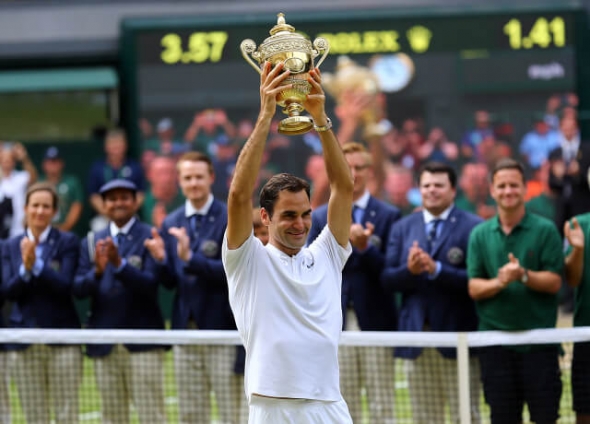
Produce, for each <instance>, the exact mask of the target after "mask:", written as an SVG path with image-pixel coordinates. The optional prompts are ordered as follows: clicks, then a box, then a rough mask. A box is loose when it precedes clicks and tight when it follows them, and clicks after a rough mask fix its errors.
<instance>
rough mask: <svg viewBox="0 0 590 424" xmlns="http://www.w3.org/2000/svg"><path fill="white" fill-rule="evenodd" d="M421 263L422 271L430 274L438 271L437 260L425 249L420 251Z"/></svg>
mask: <svg viewBox="0 0 590 424" xmlns="http://www.w3.org/2000/svg"><path fill="white" fill-rule="evenodd" d="M420 263H421V264H422V271H423V272H426V273H428V274H430V275H432V274H434V273H435V271H436V261H435V260H434V259H432V256H430V255H429V254H428V253H426V252H425V251H424V250H422V251H421V253H420Z"/></svg>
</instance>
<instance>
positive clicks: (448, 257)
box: [381, 207, 482, 359]
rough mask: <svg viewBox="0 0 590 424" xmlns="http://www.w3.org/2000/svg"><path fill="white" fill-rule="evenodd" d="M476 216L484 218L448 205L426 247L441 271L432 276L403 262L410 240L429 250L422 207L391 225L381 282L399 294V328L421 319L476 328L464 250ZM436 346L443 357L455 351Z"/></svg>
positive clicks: (418, 325) (436, 325)
mask: <svg viewBox="0 0 590 424" xmlns="http://www.w3.org/2000/svg"><path fill="white" fill-rule="evenodd" d="M480 222H482V219H481V218H479V217H478V216H476V215H474V214H471V213H469V212H465V211H462V210H460V209H458V208H456V207H454V208H453V209H452V210H451V213H450V214H449V216H448V218H447V220H446V221H445V222H444V223H443V226H442V228H441V230H440V235H439V236H438V237H437V239H436V240H435V243H434V246H433V248H432V252H430V254H431V256H432V258H433V259H434V260H435V261H439V262H440V263H441V270H440V273H439V274H438V276H437V277H436V278H435V279H432V280H431V279H429V278H428V276H427V274H426V273H424V274H420V275H413V274H411V273H410V271H409V270H408V267H407V262H408V253H409V251H410V247H411V246H412V244H413V243H414V241H418V245H419V246H420V247H421V248H422V249H423V250H425V251H428V248H427V236H426V228H425V224H424V217H423V214H422V212H414V213H412V214H410V215H408V216H406V217H404V218H403V219H401V220H400V221H398V222H396V223H395V224H394V225H393V227H392V229H391V233H390V236H389V241H388V243H387V254H386V258H385V268H384V270H383V272H382V274H381V283H382V284H383V287H384V288H385V289H386V290H388V291H390V292H400V293H401V294H402V304H401V309H400V314H399V330H400V331H423V329H424V324H425V323H428V325H429V326H430V328H431V331H475V330H477V315H476V312H475V304H474V302H473V300H472V299H471V298H470V297H469V292H468V288H467V284H468V278H467V269H466V267H467V265H466V254H467V244H468V241H469V234H470V233H471V230H472V229H473V227H475V226H476V225H477V224H479V223H480ZM439 350H440V352H441V353H442V354H443V355H444V356H445V357H447V358H453V357H455V353H456V352H455V350H454V349H439ZM421 351H422V349H421V348H416V347H411V348H408V347H399V348H396V349H395V355H396V356H398V357H400V358H407V359H415V358H417V357H418V356H419V355H420V353H421Z"/></svg>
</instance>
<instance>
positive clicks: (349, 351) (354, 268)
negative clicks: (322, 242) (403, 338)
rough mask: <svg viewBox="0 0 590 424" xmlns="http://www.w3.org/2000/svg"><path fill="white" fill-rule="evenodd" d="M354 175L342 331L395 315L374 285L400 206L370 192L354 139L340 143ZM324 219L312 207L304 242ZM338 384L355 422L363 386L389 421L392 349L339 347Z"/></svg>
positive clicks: (363, 157) (383, 322) (363, 155)
mask: <svg viewBox="0 0 590 424" xmlns="http://www.w3.org/2000/svg"><path fill="white" fill-rule="evenodd" d="M342 151H343V153H344V157H345V159H346V161H347V163H348V166H349V168H350V170H351V173H352V177H353V179H354V191H353V195H352V196H353V197H352V199H353V221H352V225H351V227H350V243H351V245H352V247H353V250H352V254H351V256H350V257H349V259H348V261H347V263H346V265H345V267H344V269H343V270H342V312H343V329H344V330H346V331H394V330H395V329H396V328H395V327H396V319H397V316H396V315H397V314H396V311H395V299H394V297H393V296H390V295H387V294H385V293H384V292H383V289H382V288H381V286H380V285H379V284H378V281H379V276H380V274H381V270H382V268H383V260H384V258H385V247H386V245H385V240H386V239H387V236H388V235H389V230H390V228H391V226H392V224H393V223H394V222H395V221H397V220H398V219H399V218H400V216H401V213H400V211H399V210H398V209H397V208H395V207H393V206H391V205H388V204H387V203H385V202H382V201H380V200H378V199H376V198H374V197H373V196H371V195H370V193H369V191H368V188H367V184H368V182H369V179H370V178H371V166H372V160H371V159H372V158H371V155H370V153H369V152H367V150H366V149H365V148H364V147H363V146H362V145H361V144H358V143H353V142H351V143H345V144H344V145H343V146H342ZM327 220H328V205H327V204H324V205H323V206H321V207H319V208H317V209H315V210H314V211H313V213H312V225H311V230H310V232H309V236H308V240H307V244H308V245H310V244H311V243H312V242H313V241H314V240H315V239H316V238H317V237H318V236H319V235H320V233H321V232H322V231H323V229H324V227H325V226H326V224H327ZM339 363H340V387H341V391H342V396H343V397H344V400H346V403H347V404H348V408H349V410H350V414H351V416H352V420H353V422H359V423H360V422H361V421H362V412H363V411H362V402H361V390H362V389H363V388H364V389H365V391H366V397H367V402H368V405H369V413H370V415H371V419H372V420H374V422H378V423H393V422H394V421H395V420H394V411H393V398H394V393H395V387H394V383H395V373H394V362H393V355H392V352H391V349H388V348H377V347H353V346H341V347H340V349H339Z"/></svg>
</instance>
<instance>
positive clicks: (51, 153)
mask: <svg viewBox="0 0 590 424" xmlns="http://www.w3.org/2000/svg"><path fill="white" fill-rule="evenodd" d="M60 158H61V156H60V155H59V149H58V148H57V147H55V146H51V147H49V148H48V149H47V150H46V151H45V159H60Z"/></svg>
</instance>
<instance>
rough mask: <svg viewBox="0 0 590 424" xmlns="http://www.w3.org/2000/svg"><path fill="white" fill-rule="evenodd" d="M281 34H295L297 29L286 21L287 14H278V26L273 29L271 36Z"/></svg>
mask: <svg viewBox="0 0 590 424" xmlns="http://www.w3.org/2000/svg"><path fill="white" fill-rule="evenodd" d="M279 32H295V27H293V26H292V25H289V24H288V23H287V22H286V21H285V14H284V13H278V14H277V24H276V25H275V26H274V27H272V28H271V30H270V35H275V34H278V33H279Z"/></svg>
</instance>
